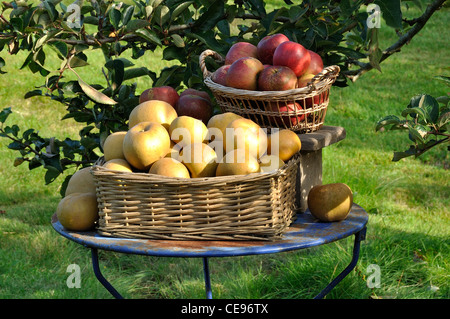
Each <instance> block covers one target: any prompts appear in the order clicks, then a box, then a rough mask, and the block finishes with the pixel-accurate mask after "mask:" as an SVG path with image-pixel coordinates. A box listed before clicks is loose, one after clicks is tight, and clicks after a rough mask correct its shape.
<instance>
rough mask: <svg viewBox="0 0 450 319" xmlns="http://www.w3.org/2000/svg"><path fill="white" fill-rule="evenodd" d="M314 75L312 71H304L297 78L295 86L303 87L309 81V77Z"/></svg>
mask: <svg viewBox="0 0 450 319" xmlns="http://www.w3.org/2000/svg"><path fill="white" fill-rule="evenodd" d="M313 77H315V75H314V74H312V73H305V74H303V75H302V76H301V77H299V78H298V80H297V87H298V88H303V87H305V86H307V85H308V83H309V82H310V81H311V79H312V78H313Z"/></svg>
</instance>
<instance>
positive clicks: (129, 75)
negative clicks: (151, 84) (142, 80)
mask: <svg viewBox="0 0 450 319" xmlns="http://www.w3.org/2000/svg"><path fill="white" fill-rule="evenodd" d="M141 76H149V77H150V78H152V79H155V77H156V74H155V73H154V72H152V71H150V70H149V69H147V68H146V67H140V68H131V69H127V70H125V73H124V76H123V80H124V81H125V80H130V79H134V78H138V77H141Z"/></svg>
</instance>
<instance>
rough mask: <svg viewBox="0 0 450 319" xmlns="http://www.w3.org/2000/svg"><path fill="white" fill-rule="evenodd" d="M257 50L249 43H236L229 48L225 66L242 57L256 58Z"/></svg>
mask: <svg viewBox="0 0 450 319" xmlns="http://www.w3.org/2000/svg"><path fill="white" fill-rule="evenodd" d="M257 56H258V53H257V48H256V46H255V45H253V44H251V43H249V42H236V43H235V44H233V45H232V46H231V48H230V49H229V50H228V52H227V54H226V56H225V64H233V62H234V61H236V60H238V59H240V58H243V57H253V58H257Z"/></svg>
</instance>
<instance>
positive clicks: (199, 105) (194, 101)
mask: <svg viewBox="0 0 450 319" xmlns="http://www.w3.org/2000/svg"><path fill="white" fill-rule="evenodd" d="M177 113H178V116H190V117H193V118H196V119H198V120H201V121H202V122H203V123H205V125H206V124H207V123H208V120H209V119H210V118H211V116H212V114H213V108H212V105H211V102H210V101H208V100H207V99H205V98H203V97H201V96H199V95H194V94H182V95H181V96H180V99H179V100H178V104H177Z"/></svg>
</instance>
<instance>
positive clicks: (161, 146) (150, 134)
mask: <svg viewBox="0 0 450 319" xmlns="http://www.w3.org/2000/svg"><path fill="white" fill-rule="evenodd" d="M169 151H170V137H169V133H168V132H167V130H166V129H165V128H164V126H162V125H161V124H158V123H154V122H140V123H139V124H136V125H135V126H133V127H132V128H131V129H129V130H128V132H127V134H126V135H125V138H124V140H123V153H124V155H125V159H126V160H127V162H128V163H130V164H131V165H132V166H133V167H135V168H137V169H139V170H143V171H148V169H149V168H150V166H151V165H152V164H153V163H154V162H156V161H157V160H159V159H160V158H162V157H164V156H166V154H167V153H168V152H169Z"/></svg>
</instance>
